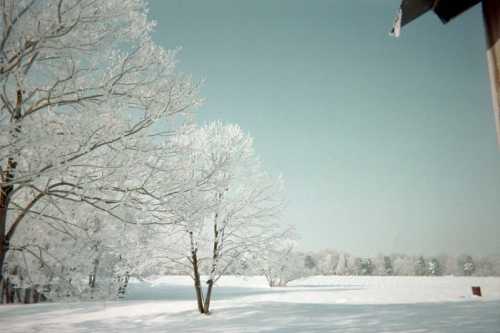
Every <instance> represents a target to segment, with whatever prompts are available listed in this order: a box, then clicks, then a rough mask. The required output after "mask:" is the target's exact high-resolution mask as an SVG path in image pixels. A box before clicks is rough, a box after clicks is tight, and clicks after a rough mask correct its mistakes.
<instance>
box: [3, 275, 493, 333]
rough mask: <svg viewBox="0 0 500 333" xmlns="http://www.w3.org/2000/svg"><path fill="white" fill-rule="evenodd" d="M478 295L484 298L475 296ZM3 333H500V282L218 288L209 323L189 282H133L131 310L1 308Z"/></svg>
mask: <svg viewBox="0 0 500 333" xmlns="http://www.w3.org/2000/svg"><path fill="white" fill-rule="evenodd" d="M473 285H478V286H481V288H482V292H483V295H484V296H483V297H481V298H480V297H475V296H472V295H471V292H470V287H471V286H473ZM0 327H2V332H9V333H20V332H22V333H28V332H47V333H49V332H54V333H59V332H88V333H90V332H92V333H99V332H107V333H110V332H120V333H127V332H134V333H142V332H148V333H155V332H162V333H165V332H175V333H183V332H290V333H293V332H346V333H350V332H359V333H363V332H412V333H417V332H418V333H422V332H450V333H451V332H453V333H474V332H485V333H495V332H500V278H476V277H471V278H466V277H435V278H431V277H331V276H317V277H310V278H306V279H302V280H297V281H295V282H293V283H291V284H290V286H289V287H286V288H268V287H267V286H266V284H265V280H264V279H263V278H261V277H248V278H243V277H226V278H224V279H223V280H221V281H219V283H218V286H217V289H215V296H214V300H213V303H212V314H211V315H210V316H203V315H200V314H198V313H197V312H196V310H195V302H194V297H193V291H192V287H191V281H190V280H189V278H186V277H173V276H169V277H161V278H157V279H154V280H150V281H148V282H138V281H132V282H131V284H130V289H129V295H128V298H127V299H126V300H123V301H118V302H105V303H103V302H99V303H97V302H95V303H77V304H35V305H7V306H0Z"/></svg>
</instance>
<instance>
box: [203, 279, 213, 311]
mask: <svg viewBox="0 0 500 333" xmlns="http://www.w3.org/2000/svg"><path fill="white" fill-rule="evenodd" d="M207 285H208V287H207V295H206V297H205V304H204V305H203V311H204V313H205V314H209V313H210V299H211V297H212V288H213V286H214V280H212V279H210V280H208V281H207Z"/></svg>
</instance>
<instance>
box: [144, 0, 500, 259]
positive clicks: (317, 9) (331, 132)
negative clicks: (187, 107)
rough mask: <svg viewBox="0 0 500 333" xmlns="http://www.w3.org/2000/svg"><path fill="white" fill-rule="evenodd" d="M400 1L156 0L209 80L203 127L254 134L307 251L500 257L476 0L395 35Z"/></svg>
mask: <svg viewBox="0 0 500 333" xmlns="http://www.w3.org/2000/svg"><path fill="white" fill-rule="evenodd" d="M398 6H399V0H385V1H384V0H378V1H377V0H315V1H307V0H252V1H243V0H238V1H235V0H210V1H203V0H168V1H165V0H151V3H150V14H151V17H152V18H153V19H155V20H156V21H157V22H158V26H157V29H156V32H155V34H154V36H155V39H156V41H157V42H158V43H160V44H161V45H163V46H164V47H168V48H173V47H178V46H180V47H182V52H181V54H180V61H181V62H180V65H179V66H180V68H181V70H182V71H184V72H186V73H190V74H192V75H193V76H194V78H196V79H205V80H206V82H205V84H204V86H203V89H202V95H203V96H204V97H205V98H206V103H205V105H204V106H203V107H202V108H201V110H200V115H199V120H200V123H201V122H205V121H210V120H222V121H224V122H230V123H238V124H239V125H240V126H241V127H242V128H243V129H244V130H245V131H247V132H249V133H250V134H251V135H252V136H253V137H254V138H255V144H256V148H257V151H258V152H259V154H260V156H261V158H262V160H263V162H264V164H265V166H266V167H267V168H268V169H269V170H270V171H271V172H272V173H274V174H277V173H279V172H281V173H282V174H283V175H284V178H285V180H286V184H287V191H288V198H289V199H288V207H287V210H286V212H285V214H284V217H283V220H284V222H286V223H290V224H294V225H295V226H296V228H297V231H298V233H299V235H300V237H301V247H302V248H303V249H306V250H317V249H320V248H326V247H330V248H336V249H339V250H344V251H349V252H352V253H354V254H358V255H371V254H377V253H379V252H385V253H388V252H405V253H415V254H418V253H423V254H437V253H442V252H448V253H464V252H467V253H472V254H489V253H500V153H499V151H498V150H497V147H496V143H495V142H496V141H495V126H494V120H493V115H492V112H491V99H490V93H489V83H488V77H487V66H486V60H485V38H484V31H483V26H482V18H481V11H480V7H479V6H476V7H475V8H474V9H472V10H470V11H468V12H467V13H466V14H464V15H463V16H461V17H459V18H458V19H456V20H455V21H452V22H451V23H449V24H448V25H446V26H444V25H442V24H441V23H440V21H439V20H438V18H437V17H436V16H434V15H433V14H432V13H428V14H427V15H425V16H424V17H422V18H420V19H419V20H417V21H415V22H414V23H413V24H411V25H410V26H408V27H406V28H405V29H404V30H403V32H402V35H401V37H400V38H399V39H394V38H391V37H389V36H388V31H389V30H390V28H391V25H392V22H393V19H394V16H395V13H396V10H397V8H398Z"/></svg>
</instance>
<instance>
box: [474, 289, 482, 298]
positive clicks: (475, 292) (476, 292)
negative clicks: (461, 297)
mask: <svg viewBox="0 0 500 333" xmlns="http://www.w3.org/2000/svg"><path fill="white" fill-rule="evenodd" d="M472 295H474V296H479V297H481V296H483V295H482V294H481V287H472Z"/></svg>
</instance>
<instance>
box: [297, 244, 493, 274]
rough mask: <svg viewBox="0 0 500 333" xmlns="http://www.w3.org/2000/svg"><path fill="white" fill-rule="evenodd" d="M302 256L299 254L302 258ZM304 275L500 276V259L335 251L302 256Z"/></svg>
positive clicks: (464, 255) (491, 257)
mask: <svg viewBox="0 0 500 333" xmlns="http://www.w3.org/2000/svg"><path fill="white" fill-rule="evenodd" d="M299 255H300V254H299ZM302 256H303V257H304V272H306V274H322V275H380V276H384V275H415V276H441V275H457V276H472V275H475V276H499V275H500V256H483V257H479V256H475V257H473V256H471V255H467V254H462V255H459V256H453V255H439V256H421V255H420V256H412V255H405V254H391V255H378V256H375V257H357V256H354V255H350V254H348V253H344V252H337V251H335V250H323V251H320V252H315V253H308V254H302Z"/></svg>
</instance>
